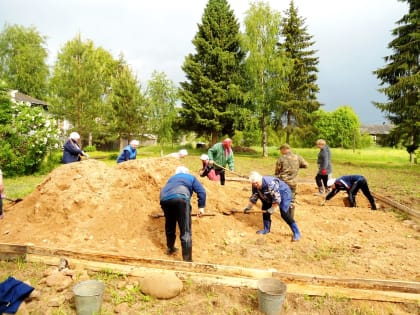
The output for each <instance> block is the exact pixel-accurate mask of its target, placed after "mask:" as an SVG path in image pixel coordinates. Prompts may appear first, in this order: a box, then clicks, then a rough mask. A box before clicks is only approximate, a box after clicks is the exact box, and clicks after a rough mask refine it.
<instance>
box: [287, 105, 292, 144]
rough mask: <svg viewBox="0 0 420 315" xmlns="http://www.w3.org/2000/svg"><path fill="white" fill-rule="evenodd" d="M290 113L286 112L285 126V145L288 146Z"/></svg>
mask: <svg viewBox="0 0 420 315" xmlns="http://www.w3.org/2000/svg"><path fill="white" fill-rule="evenodd" d="M290 129H291V128H290V112H289V111H288V112H287V124H286V143H288V144H290V142H289V141H290V134H291V132H290Z"/></svg>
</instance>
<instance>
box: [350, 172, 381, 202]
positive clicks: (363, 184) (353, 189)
mask: <svg viewBox="0 0 420 315" xmlns="http://www.w3.org/2000/svg"><path fill="white" fill-rule="evenodd" d="M360 189H361V190H362V192H363V194H364V195H365V196H366V198H367V199H368V200H369V203H370V205H371V206H372V207H376V206H375V199H374V198H373V196H372V194H371V193H370V190H369V186H368V183H367V181H366V178H362V179H360V180H358V181H357V182H355V183H354V184H353V185H352V186H351V188H350V191H349V201H350V207H356V194H357V192H358V191H359V190H360Z"/></svg>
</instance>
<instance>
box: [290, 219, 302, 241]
mask: <svg viewBox="0 0 420 315" xmlns="http://www.w3.org/2000/svg"><path fill="white" fill-rule="evenodd" d="M290 228H291V229H292V231H293V237H292V242H297V241H299V240H300V232H299V229H298V226H297V224H296V222H294V223H292V224H291V225H290Z"/></svg>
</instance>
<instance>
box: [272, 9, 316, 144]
mask: <svg viewBox="0 0 420 315" xmlns="http://www.w3.org/2000/svg"><path fill="white" fill-rule="evenodd" d="M281 33H282V34H281V35H282V36H283V38H284V42H283V43H281V44H280V47H282V48H283V50H284V51H285V53H286V56H287V57H288V58H289V59H290V60H291V61H292V64H293V66H292V67H293V69H292V71H291V72H290V74H289V76H288V79H287V81H288V88H287V91H286V93H285V94H284V98H283V99H282V100H281V102H280V104H281V106H280V110H279V111H278V112H277V115H276V116H277V123H278V126H280V127H281V126H283V125H284V124H285V125H286V142H287V143H290V142H289V141H290V135H291V134H292V133H293V130H294V128H295V127H300V128H305V127H307V126H308V125H311V113H313V112H314V111H316V110H318V109H319V107H320V103H319V102H318V100H317V93H318V92H319V87H318V85H317V83H316V80H317V72H318V69H317V65H318V63H319V59H318V57H315V53H316V51H315V50H313V49H311V47H312V46H313V44H314V42H313V41H312V38H313V36H312V35H309V34H308V31H307V27H306V26H305V19H303V18H302V17H300V16H299V15H298V9H297V8H296V7H295V4H294V2H293V1H291V2H290V5H289V9H288V10H286V12H285V18H284V19H283V23H282V29H281Z"/></svg>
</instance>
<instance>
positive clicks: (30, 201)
mask: <svg viewBox="0 0 420 315" xmlns="http://www.w3.org/2000/svg"><path fill="white" fill-rule="evenodd" d="M179 163H180V162H179V160H175V159H168V158H166V159H165V158H150V159H141V160H135V161H128V162H125V163H121V164H118V165H115V166H112V167H110V166H108V165H106V164H105V163H103V162H100V161H96V160H86V161H83V162H80V163H73V164H67V165H62V166H60V167H58V168H57V169H55V170H54V171H53V172H51V173H50V174H49V176H48V177H47V178H46V179H45V180H44V182H42V183H41V184H40V185H38V186H37V187H36V189H35V191H34V192H33V193H32V194H30V195H29V196H27V197H26V198H24V200H23V201H22V202H20V203H18V204H16V205H15V206H13V207H11V208H9V209H6V211H5V214H6V215H5V219H4V220H2V222H1V234H0V242H2V243H15V244H33V245H38V246H44V247H52V248H63V249H71V250H79V251H84V250H86V251H90V252H92V251H93V252H101V253H111V254H121V255H128V256H136V257H148V258H165V259H166V258H167V256H166V255H165V248H166V240H165V233H164V218H158V219H156V218H152V217H151V216H150V214H151V213H156V212H161V209H160V206H159V191H160V189H161V187H162V186H163V185H164V184H165V183H166V181H167V179H168V178H169V177H170V176H171V175H172V174H173V172H174V169H175V168H176V166H177V165H179ZM199 180H200V181H201V182H202V183H203V185H204V186H205V188H206V191H207V195H208V200H207V207H206V211H207V212H211V213H215V214H216V215H215V216H213V217H205V218H201V219H197V218H195V217H194V218H193V227H192V229H193V260H194V261H196V262H206V263H217V264H225V265H235V266H238V265H239V266H244V267H254V268H275V269H277V270H279V271H282V272H294V273H310V274H325V275H341V276H343V277H364V278H366V277H368V278H381V279H402V280H415V281H419V279H420V275H419V269H418V263H417V262H418V261H419V259H420V252H419V251H418V248H419V234H418V232H417V231H416V230H415V229H413V225H412V224H408V223H407V222H404V221H397V220H396V218H395V217H394V215H393V213H392V212H390V211H372V210H370V208H369V206H368V205H369V203H368V201H367V200H366V199H365V198H364V196H363V194H358V196H357V201H358V208H347V207H344V200H345V194H340V195H337V196H336V197H335V198H333V199H332V200H330V201H329V202H328V203H327V206H323V207H322V206H320V202H321V200H322V197H320V196H316V195H314V193H315V191H316V190H315V188H314V185H313V184H307V183H301V184H299V185H298V195H297V202H298V204H297V207H296V214H295V218H296V221H297V222H298V225H299V227H300V229H301V233H302V240H301V241H300V242H297V243H292V242H290V239H291V235H292V234H291V231H290V229H289V227H288V226H287V225H286V224H285V223H284V222H283V221H282V219H281V218H280V215H279V213H276V214H274V215H273V224H272V232H271V233H270V234H267V235H265V236H260V235H257V234H256V233H255V231H256V230H257V229H260V228H261V227H262V218H261V215H260V214H249V215H245V214H235V215H230V216H226V215H223V214H222V213H223V212H224V211H225V212H226V211H229V210H231V209H232V208H237V209H242V208H243V207H244V205H246V204H247V202H248V198H249V195H250V185H249V183H247V182H243V181H228V182H227V183H226V185H225V186H221V185H220V184H219V183H217V182H211V181H209V180H207V179H206V178H199ZM192 204H193V209H195V210H196V200H195V198H194V199H193V200H192ZM257 206H259V204H258V205H257ZM177 243H178V244H177V246H180V245H179V240H177ZM174 259H181V257H180V255H179V257H178V256H175V257H174Z"/></svg>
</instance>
